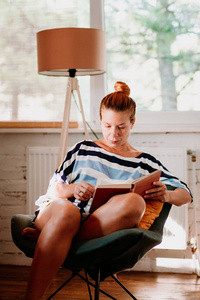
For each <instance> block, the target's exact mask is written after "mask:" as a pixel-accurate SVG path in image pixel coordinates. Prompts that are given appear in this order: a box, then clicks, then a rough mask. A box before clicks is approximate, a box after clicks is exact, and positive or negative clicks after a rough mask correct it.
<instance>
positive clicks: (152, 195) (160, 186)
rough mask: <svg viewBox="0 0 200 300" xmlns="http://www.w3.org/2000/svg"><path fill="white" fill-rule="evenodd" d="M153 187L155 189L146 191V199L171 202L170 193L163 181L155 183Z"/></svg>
mask: <svg viewBox="0 0 200 300" xmlns="http://www.w3.org/2000/svg"><path fill="white" fill-rule="evenodd" d="M153 185H154V186H155V188H152V189H150V190H148V191H146V192H145V196H144V199H149V200H159V201H161V202H170V193H169V191H168V190H167V188H166V185H165V184H164V183H163V182H162V181H155V182H154V183H153Z"/></svg>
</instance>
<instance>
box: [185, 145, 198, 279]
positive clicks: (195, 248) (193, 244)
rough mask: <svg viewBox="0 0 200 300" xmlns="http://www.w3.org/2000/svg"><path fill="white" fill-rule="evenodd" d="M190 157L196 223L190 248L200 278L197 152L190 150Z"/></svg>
mask: <svg viewBox="0 0 200 300" xmlns="http://www.w3.org/2000/svg"><path fill="white" fill-rule="evenodd" d="M187 153H188V155H191V161H192V193H193V199H194V202H193V218H194V219H193V221H194V222H193V223H194V237H192V238H191V240H190V247H191V251H192V257H193V260H194V265H195V273H196V274H197V276H198V277H200V265H199V263H200V254H199V246H198V231H197V215H196V212H197V203H196V159H197V158H196V152H195V151H193V150H188V152H187Z"/></svg>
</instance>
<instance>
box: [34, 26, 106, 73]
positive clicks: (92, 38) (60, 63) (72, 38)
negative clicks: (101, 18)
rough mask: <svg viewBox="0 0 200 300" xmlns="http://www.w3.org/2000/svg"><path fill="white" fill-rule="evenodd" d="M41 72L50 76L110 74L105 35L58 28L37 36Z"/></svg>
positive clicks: (95, 30)
mask: <svg viewBox="0 0 200 300" xmlns="http://www.w3.org/2000/svg"><path fill="white" fill-rule="evenodd" d="M37 53H38V72H39V74H43V75H50V76H71V75H70V70H76V75H98V74H102V73H105V71H106V47H105V32H104V31H102V30H100V29H93V28H55V29H48V30H43V31H39V32H38V33H37Z"/></svg>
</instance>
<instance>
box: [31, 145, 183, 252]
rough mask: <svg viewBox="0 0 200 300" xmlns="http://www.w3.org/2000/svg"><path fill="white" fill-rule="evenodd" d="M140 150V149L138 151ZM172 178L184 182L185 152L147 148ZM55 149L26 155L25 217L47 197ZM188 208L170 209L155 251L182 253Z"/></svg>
mask: <svg viewBox="0 0 200 300" xmlns="http://www.w3.org/2000/svg"><path fill="white" fill-rule="evenodd" d="M137 148H139V147H137ZM142 150H143V151H146V152H149V153H151V154H153V155H154V156H156V157H157V158H158V159H159V160H160V161H161V162H162V163H163V164H164V165H165V166H166V167H167V168H168V169H169V170H170V171H171V172H172V173H173V174H174V175H177V176H178V177H179V178H181V180H183V181H185V182H187V151H186V149H182V148H153V147H152V148H151V147H149V148H147V147H142ZM57 156H58V147H29V148H28V153H27V160H28V161H27V166H28V170H27V176H28V180H27V182H28V187H27V193H28V198H27V199H28V201H27V202H28V213H29V214H34V211H35V209H36V207H35V201H36V200H37V199H38V197H39V196H40V195H43V194H45V193H46V190H47V187H48V183H49V180H50V178H51V177H52V175H53V173H54V171H55V169H56V165H57ZM187 228H188V222H187V206H183V207H175V206H173V207H172V210H171V212H170V216H169V217H168V220H167V222H166V225H165V230H164V238H163V242H162V244H161V245H159V246H158V248H168V249H169V248H170V249H185V248H186V245H187Z"/></svg>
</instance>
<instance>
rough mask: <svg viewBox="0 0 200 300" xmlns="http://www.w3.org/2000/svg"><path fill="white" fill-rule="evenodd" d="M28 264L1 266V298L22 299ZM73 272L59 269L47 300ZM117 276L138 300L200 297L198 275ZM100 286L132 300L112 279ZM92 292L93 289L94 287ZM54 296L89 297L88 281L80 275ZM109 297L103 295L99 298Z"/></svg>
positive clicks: (120, 298)
mask: <svg viewBox="0 0 200 300" xmlns="http://www.w3.org/2000/svg"><path fill="white" fill-rule="evenodd" d="M29 270H30V268H29V267H18V266H0V299H2V300H3V299H4V300H5V299H6V300H16V299H23V295H24V292H25V288H26V282H27V278H28V274H29ZM69 275H70V272H69V271H66V270H64V269H60V270H59V271H58V273H57V275H56V277H55V279H54V281H53V282H52V284H51V285H50V287H49V289H48V290H47V292H46V294H45V297H43V298H42V299H46V298H47V297H48V296H49V295H50V294H51V293H52V292H54V290H55V289H56V288H57V287H58V286H59V285H61V284H62V283H63V282H64V281H65V280H66V279H67V278H68V277H69ZM117 278H118V279H119V280H120V281H121V282H122V283H123V284H124V285H125V286H126V287H127V288H128V289H129V290H130V291H131V293H133V295H134V296H135V297H136V298H137V299H138V300H143V299H145V300H147V299H154V300H166V299H173V300H176V299H177V300H198V299H200V279H197V277H196V275H185V274H167V273H144V272H122V273H119V274H118V275H117ZM101 288H102V289H104V290H105V291H106V292H108V293H110V294H112V296H113V297H115V298H116V299H118V300H130V299H131V298H130V296H128V295H127V294H126V292H125V291H123V290H122V289H121V288H120V287H119V286H118V285H117V284H116V283H115V282H114V281H113V279H106V280H105V281H104V282H102V283H101ZM92 292H93V290H92ZM53 299H55V300H56V299H60V300H61V299H62V300H64V299H70V300H80V299H81V300H86V299H87V300H88V299H89V296H88V291H87V286H86V283H85V282H83V281H82V280H81V279H79V278H78V277H76V278H74V279H73V280H72V281H71V282H70V283H69V284H68V286H66V287H64V288H63V289H62V290H61V291H60V292H59V293H58V294H57V295H56V296H55V297H54V298H53ZM105 299H109V298H108V297H106V296H104V295H102V294H101V295H100V300H105Z"/></svg>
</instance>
